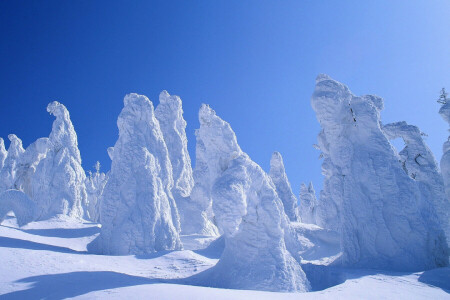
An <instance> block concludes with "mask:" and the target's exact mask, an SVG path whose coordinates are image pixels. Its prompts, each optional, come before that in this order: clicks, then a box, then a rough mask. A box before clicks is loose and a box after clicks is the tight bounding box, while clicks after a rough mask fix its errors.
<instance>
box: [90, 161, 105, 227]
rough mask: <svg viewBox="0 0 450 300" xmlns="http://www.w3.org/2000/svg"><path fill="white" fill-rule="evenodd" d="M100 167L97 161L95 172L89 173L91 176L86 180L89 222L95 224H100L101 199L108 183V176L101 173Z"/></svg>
mask: <svg viewBox="0 0 450 300" xmlns="http://www.w3.org/2000/svg"><path fill="white" fill-rule="evenodd" d="M100 167H101V166H100V162H99V161H97V162H96V163H95V165H94V170H95V172H94V173H92V172H91V171H89V176H87V177H86V180H85V186H86V193H87V205H86V210H87V214H88V217H89V220H91V221H93V222H100V199H101V196H102V194H103V190H104V188H105V185H106V182H107V181H108V175H107V174H105V173H102V172H100Z"/></svg>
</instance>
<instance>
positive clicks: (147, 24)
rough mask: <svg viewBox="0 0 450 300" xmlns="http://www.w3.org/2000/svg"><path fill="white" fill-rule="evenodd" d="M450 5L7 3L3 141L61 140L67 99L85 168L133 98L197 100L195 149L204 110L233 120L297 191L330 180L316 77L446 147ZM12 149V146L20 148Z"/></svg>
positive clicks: (249, 148) (247, 142) (0, 4)
mask: <svg viewBox="0 0 450 300" xmlns="http://www.w3.org/2000/svg"><path fill="white" fill-rule="evenodd" d="M449 30H450V1H445V0H443V1H425V0H424V1H206V0H205V1H179V2H176V1H164V2H163V1H154V2H152V1H87V0H84V1H13V0H9V1H6V0H4V1H0V103H1V105H0V107H1V109H0V136H2V137H3V138H5V139H6V137H7V135H8V134H9V133H15V134H17V135H18V136H19V137H20V138H22V139H23V141H24V145H25V146H27V145H29V144H30V143H31V142H33V141H34V140H36V139H37V138H39V137H43V136H48V134H49V133H50V130H51V123H52V121H53V117H51V116H49V115H48V114H47V112H46V110H45V108H46V105H47V103H49V102H50V101H53V100H58V101H60V102H62V103H63V104H65V105H66V106H67V107H68V109H69V111H70V114H71V117H72V121H73V123H74V126H75V129H76V131H77V134H78V141H79V147H80V150H81V156H82V159H83V166H84V167H85V169H86V170H89V169H91V168H92V166H93V165H94V163H95V161H96V160H99V161H100V162H101V163H102V165H103V166H104V170H108V169H109V166H110V161H109V158H108V156H107V153H106V148H107V147H109V146H113V145H114V143H115V141H116V139H117V135H118V130H117V127H116V120H117V116H118V114H119V112H120V110H121V108H122V105H123V102H122V99H123V96H124V95H125V94H126V93H130V92H137V93H141V94H145V95H147V96H148V97H149V98H150V99H151V100H152V101H153V102H154V104H155V106H156V105H157V103H158V95H159V92H160V91H161V90H163V89H166V90H168V91H169V93H171V94H176V95H179V96H180V97H181V98H182V100H183V104H184V111H185V119H186V120H187V122H188V127H187V133H188V138H189V150H190V153H191V156H192V158H193V159H194V157H195V137H194V130H195V129H196V128H198V121H197V112H198V109H199V107H200V104H201V103H208V104H210V105H211V106H212V107H213V108H214V109H215V110H216V111H217V113H218V115H219V116H221V117H222V118H223V119H224V120H226V121H228V122H230V123H231V126H232V127H233V129H234V130H235V132H236V134H237V137H238V141H239V143H240V145H241V147H242V149H243V150H244V151H246V152H247V153H248V154H249V155H250V156H251V157H252V158H253V160H255V161H256V162H257V163H259V164H260V165H261V166H262V167H263V168H264V169H266V170H268V166H269V160H270V156H271V153H272V151H274V150H277V151H280V152H281V153H282V155H283V157H284V160H285V164H286V168H287V172H288V176H289V178H290V181H291V184H292V186H293V189H294V191H295V193H296V194H297V193H298V190H299V185H300V183H301V182H302V181H309V180H312V181H313V182H314V184H315V185H316V187H320V186H321V185H322V176H321V174H320V165H321V161H320V160H319V159H318V156H319V153H318V151H317V150H315V149H313V147H312V144H314V143H315V142H316V137H317V134H318V133H319V130H320V129H319V125H318V122H317V120H316V118H315V115H314V112H313V110H312V109H311V106H310V97H311V94H312V92H313V89H314V80H315V77H316V75H317V74H318V73H327V74H329V75H330V76H332V77H333V78H335V79H337V80H339V81H341V82H343V83H346V84H347V85H349V87H350V89H351V90H352V91H353V92H354V93H355V94H369V93H374V94H377V95H379V96H382V97H383V98H384V99H385V107H386V108H385V110H384V111H383V113H382V118H383V122H385V123H387V122H392V121H401V120H406V121H407V122H408V123H411V124H415V125H418V126H419V127H420V128H421V129H422V130H423V131H424V132H426V133H428V135H429V137H428V138H427V141H428V144H429V146H430V147H431V149H432V150H433V152H434V153H435V155H436V157H437V159H440V156H441V154H442V144H443V142H444V140H446V139H447V136H448V132H447V125H446V124H445V123H444V121H442V120H441V118H440V117H439V115H438V113H437V111H438V109H439V106H438V104H437V103H436V102H435V99H436V98H437V97H438V93H439V90H440V89H441V88H442V87H443V86H447V87H448V89H450V32H449ZM7 144H9V143H8V142H7Z"/></svg>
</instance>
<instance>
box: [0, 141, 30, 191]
mask: <svg viewBox="0 0 450 300" xmlns="http://www.w3.org/2000/svg"><path fill="white" fill-rule="evenodd" d="M8 139H9V140H10V141H11V143H10V144H9V148H8V152H7V155H6V158H5V160H4V163H3V168H2V169H1V170H0V192H3V191H6V190H9V189H13V188H15V187H14V182H15V179H16V172H17V165H18V160H19V157H20V156H21V155H22V154H23V153H24V152H25V150H24V149H23V147H22V140H21V139H19V138H18V137H17V136H16V135H15V134H10V135H8ZM3 143H4V142H3V139H2V145H3V147H2V149H1V150H2V151H1V152H2V153H3V154H2V156H3V155H4V152H3V150H4V144H3ZM0 147H1V146H0Z"/></svg>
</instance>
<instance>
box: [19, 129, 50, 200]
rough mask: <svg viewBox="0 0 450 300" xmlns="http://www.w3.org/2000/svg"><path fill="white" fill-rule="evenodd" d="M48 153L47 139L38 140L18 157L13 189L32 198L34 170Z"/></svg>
mask: <svg viewBox="0 0 450 300" xmlns="http://www.w3.org/2000/svg"><path fill="white" fill-rule="evenodd" d="M47 151H48V138H39V139H37V140H36V141H35V142H34V143H32V144H31V145H29V146H28V147H27V149H26V150H25V152H24V153H23V154H22V155H21V156H20V157H19V159H18V163H17V171H16V178H15V180H14V188H15V189H17V190H20V191H23V192H24V193H25V194H27V195H28V197H31V198H33V186H32V179H33V176H34V174H35V172H36V168H37V166H38V165H39V163H40V162H41V160H42V159H44V158H45V156H46V155H47Z"/></svg>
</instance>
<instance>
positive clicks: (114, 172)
mask: <svg viewBox="0 0 450 300" xmlns="http://www.w3.org/2000/svg"><path fill="white" fill-rule="evenodd" d="M117 126H118V128H119V139H118V140H117V142H116V144H115V145H114V151H109V152H111V154H110V155H111V156H112V165H111V171H110V174H109V179H108V182H107V183H106V186H105V189H104V191H103V195H102V198H101V207H100V221H101V224H102V229H101V233H100V235H99V236H98V238H97V239H96V240H94V241H93V242H92V244H91V245H90V247H89V249H90V251H93V252H96V253H101V254H112V255H126V254H148V253H152V252H155V251H162V250H174V249H180V248H181V241H180V237H179V233H180V229H179V216H178V212H177V207H176V204H175V201H174V199H173V197H172V194H171V190H172V187H173V175H172V166H171V163H170V159H169V153H168V150H167V147H166V144H165V142H164V138H163V134H162V132H161V129H160V126H159V122H158V120H157V119H156V118H155V113H154V109H153V104H152V102H150V100H149V99H148V98H147V97H145V96H142V95H138V94H128V95H126V96H125V98H124V108H123V109H122V112H121V113H120V115H119V118H118V120H117Z"/></svg>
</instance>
